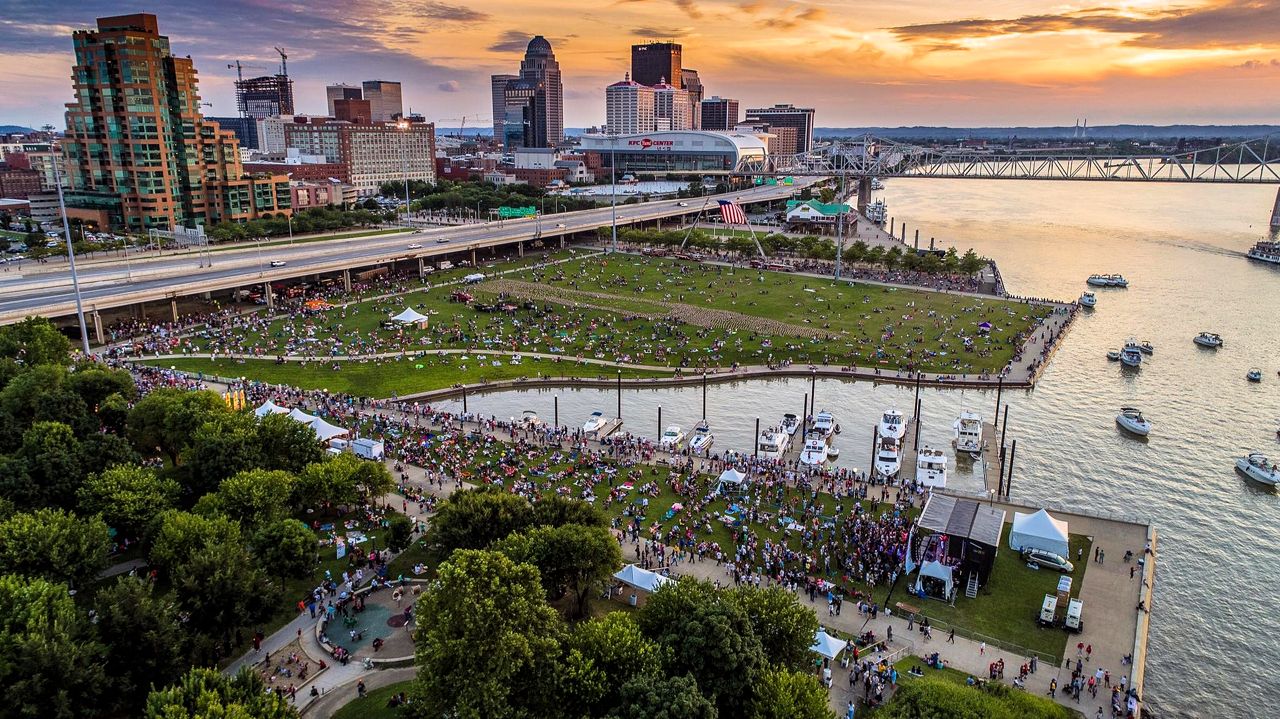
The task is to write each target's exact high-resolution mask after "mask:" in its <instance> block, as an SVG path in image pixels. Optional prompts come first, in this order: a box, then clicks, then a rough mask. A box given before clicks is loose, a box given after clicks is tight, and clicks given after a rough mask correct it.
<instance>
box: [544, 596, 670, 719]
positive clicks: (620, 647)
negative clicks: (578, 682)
mask: <svg viewBox="0 0 1280 719" xmlns="http://www.w3.org/2000/svg"><path fill="white" fill-rule="evenodd" d="M567 646H568V649H569V651H570V652H577V654H578V656H580V657H582V659H583V661H584V663H585V665H586V666H587V667H590V671H592V672H595V673H596V674H597V677H596V678H595V680H594V681H588V682H584V684H585V685H587V686H595V687H599V691H598V693H596V694H595V695H594V696H591V695H588V696H586V697H580V698H579V701H578V702H577V703H578V704H579V705H580V708H581V709H582V712H580V713H584V714H586V715H587V716H604V714H605V713H606V712H608V711H609V710H610V709H613V708H615V707H617V706H619V705H620V704H621V703H622V694H621V693H622V686H623V685H624V684H626V683H627V682H629V681H631V680H633V679H636V678H638V677H654V678H656V677H658V676H659V675H660V674H661V671H662V666H663V663H664V661H665V658H664V656H663V653H662V649H661V648H660V647H659V646H658V645H657V643H656V642H654V641H652V640H650V639H649V638H647V637H645V636H644V635H643V634H641V633H640V627H639V625H637V624H636V622H635V619H634V618H633V617H632V616H631V615H630V614H627V613H626V612H611V613H609V614H606V615H604V616H603V617H601V618H599V619H593V620H590V621H586V622H582V623H581V624H578V625H577V626H576V627H574V628H573V633H572V634H571V635H570V636H569V639H568V642H567Z"/></svg>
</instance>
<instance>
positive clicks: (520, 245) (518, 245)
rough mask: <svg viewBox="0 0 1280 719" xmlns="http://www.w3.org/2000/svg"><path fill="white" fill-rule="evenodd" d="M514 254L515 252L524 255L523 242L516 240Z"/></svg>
mask: <svg viewBox="0 0 1280 719" xmlns="http://www.w3.org/2000/svg"><path fill="white" fill-rule="evenodd" d="M516 254H517V255H519V256H520V257H524V243H523V242H517V243H516Z"/></svg>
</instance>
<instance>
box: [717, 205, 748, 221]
mask: <svg viewBox="0 0 1280 719" xmlns="http://www.w3.org/2000/svg"><path fill="white" fill-rule="evenodd" d="M720 218H721V219H722V220H724V222H725V224H727V225H745V224H747V213H745V212H743V211H742V208H741V207H739V206H738V204H737V203H735V202H733V201H731V200H720Z"/></svg>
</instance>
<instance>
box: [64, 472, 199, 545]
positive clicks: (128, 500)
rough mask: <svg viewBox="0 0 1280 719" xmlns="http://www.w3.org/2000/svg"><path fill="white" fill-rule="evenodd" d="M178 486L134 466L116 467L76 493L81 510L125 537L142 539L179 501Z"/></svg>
mask: <svg viewBox="0 0 1280 719" xmlns="http://www.w3.org/2000/svg"><path fill="white" fill-rule="evenodd" d="M178 492H179V487H178V483H177V482H175V481H173V480H172V479H169V478H167V477H165V478H162V477H159V476H157V475H156V473H155V471H154V470H151V469H144V468H142V467H138V466H136V465H119V466H115V467H112V468H110V469H107V470H105V471H103V472H101V473H100V474H95V475H91V476H90V477H89V479H88V480H86V481H85V483H84V485H83V486H81V487H80V491H79V493H78V495H79V499H80V505H79V506H80V510H81V511H82V512H84V513H85V514H98V515H101V516H102V518H103V520H105V521H106V523H107V525H108V526H110V527H113V528H114V529H115V530H116V531H117V532H119V533H120V534H121V535H122V536H125V537H141V536H143V535H144V534H146V532H147V529H148V527H150V526H151V523H152V522H153V521H155V519H156V518H157V517H159V516H160V515H161V514H163V513H164V512H165V511H166V510H169V509H173V507H174V503H175V502H176V501H177V499H178Z"/></svg>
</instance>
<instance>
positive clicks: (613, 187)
mask: <svg viewBox="0 0 1280 719" xmlns="http://www.w3.org/2000/svg"><path fill="white" fill-rule="evenodd" d="M617 149H618V133H617V132H610V133H609V215H610V218H609V222H610V225H611V227H612V232H613V251H614V252H617V251H618V180H617V176H618V153H617Z"/></svg>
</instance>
